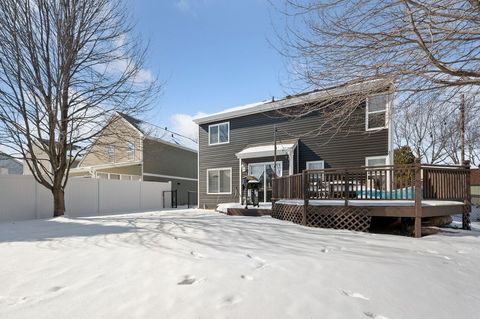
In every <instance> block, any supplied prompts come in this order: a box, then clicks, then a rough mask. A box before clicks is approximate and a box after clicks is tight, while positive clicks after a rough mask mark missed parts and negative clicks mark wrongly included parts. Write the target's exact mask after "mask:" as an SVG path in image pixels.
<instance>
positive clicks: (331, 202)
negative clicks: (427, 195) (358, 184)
mask: <svg viewBox="0 0 480 319" xmlns="http://www.w3.org/2000/svg"><path fill="white" fill-rule="evenodd" d="M347 202H348V205H350V206H400V207H401V206H415V201H413V200H380V199H379V200H356V199H351V200H348V201H347ZM277 203H278V204H285V205H303V204H304V201H303V199H282V200H279V201H277ZM308 204H309V205H311V206H344V205H345V200H339V199H322V200H309V201H308ZM457 205H464V203H463V202H455V201H448V200H422V207H437V206H457Z"/></svg>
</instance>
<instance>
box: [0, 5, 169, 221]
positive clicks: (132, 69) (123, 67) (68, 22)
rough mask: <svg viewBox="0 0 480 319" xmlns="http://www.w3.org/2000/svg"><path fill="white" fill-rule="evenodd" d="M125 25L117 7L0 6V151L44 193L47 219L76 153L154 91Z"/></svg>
mask: <svg viewBox="0 0 480 319" xmlns="http://www.w3.org/2000/svg"><path fill="white" fill-rule="evenodd" d="M129 21H131V19H130V17H129V16H128V14H127V10H126V7H125V5H124V4H123V3H122V2H121V1H114V0H23V1H18V0H4V1H1V2H0V26H1V28H0V144H3V145H6V146H7V147H8V148H9V149H12V150H14V151H15V152H16V153H18V154H20V155H21V156H22V157H23V158H24V159H26V160H25V163H26V164H27V165H28V168H29V169H30V171H31V172H32V174H33V176H34V177H35V179H36V180H37V182H38V183H40V184H42V185H43V186H45V187H46V188H48V189H49V190H50V191H51V192H52V194H53V201H54V211H53V215H54V216H60V215H63V214H64V212H65V200H64V192H65V186H66V185H67V182H68V176H69V171H70V168H71V167H72V164H73V163H74V161H75V160H76V159H77V156H78V152H77V151H78V148H81V149H83V148H85V147H87V145H88V144H89V143H90V142H92V141H93V140H94V139H95V138H96V136H98V135H99V134H100V133H101V132H102V130H103V128H104V127H105V124H106V123H107V122H108V121H112V120H114V119H115V116H114V114H115V112H117V111H121V112H124V113H128V114H135V113H139V112H141V111H142V110H145V108H146V106H148V103H149V102H150V101H151V98H152V97H153V96H154V95H155V93H156V92H158V90H159V88H160V86H159V84H158V82H157V81H156V79H155V77H153V76H152V75H151V74H150V73H149V71H148V70H146V69H144V62H145V53H146V48H145V47H144V46H142V44H141V42H140V41H139V40H138V37H135V36H133V34H132V30H133V25H132V24H131V23H130V22H129ZM43 156H45V157H46V160H42V159H41V157H42V158H43Z"/></svg>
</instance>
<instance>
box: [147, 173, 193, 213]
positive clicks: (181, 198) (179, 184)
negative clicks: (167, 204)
mask: <svg viewBox="0 0 480 319" xmlns="http://www.w3.org/2000/svg"><path fill="white" fill-rule="evenodd" d="M143 180H144V181H150V182H171V183H172V190H176V191H177V203H178V205H179V206H183V205H187V204H188V192H195V193H191V194H190V196H191V197H190V203H191V204H192V203H193V204H196V203H197V199H196V198H192V197H194V196H197V194H196V192H197V186H198V183H197V182H195V181H188V180H183V179H175V178H161V177H154V176H144V177H143ZM161 195H162V194H159V196H161Z"/></svg>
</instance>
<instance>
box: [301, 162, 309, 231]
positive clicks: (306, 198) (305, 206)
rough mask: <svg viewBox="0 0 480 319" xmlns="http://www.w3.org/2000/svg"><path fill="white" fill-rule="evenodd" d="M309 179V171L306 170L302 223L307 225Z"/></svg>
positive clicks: (303, 177) (303, 181)
mask: <svg viewBox="0 0 480 319" xmlns="http://www.w3.org/2000/svg"><path fill="white" fill-rule="evenodd" d="M307 182H308V180H307V172H306V171H305V170H304V171H303V172H302V185H303V214H302V225H304V226H306V225H307V207H308V198H309V195H307V193H308V183H307Z"/></svg>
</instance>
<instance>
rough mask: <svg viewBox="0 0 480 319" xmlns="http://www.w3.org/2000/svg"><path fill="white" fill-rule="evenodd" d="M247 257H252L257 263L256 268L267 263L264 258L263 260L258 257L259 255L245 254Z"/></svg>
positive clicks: (260, 267)
mask: <svg viewBox="0 0 480 319" xmlns="http://www.w3.org/2000/svg"><path fill="white" fill-rule="evenodd" d="M246 256H247V257H248V258H250V259H252V260H255V261H256V263H257V267H256V268H257V269H262V268H264V267H265V266H266V265H267V264H266V262H265V260H263V259H262V258H259V257H255V256H252V255H250V254H247V255H246Z"/></svg>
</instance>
